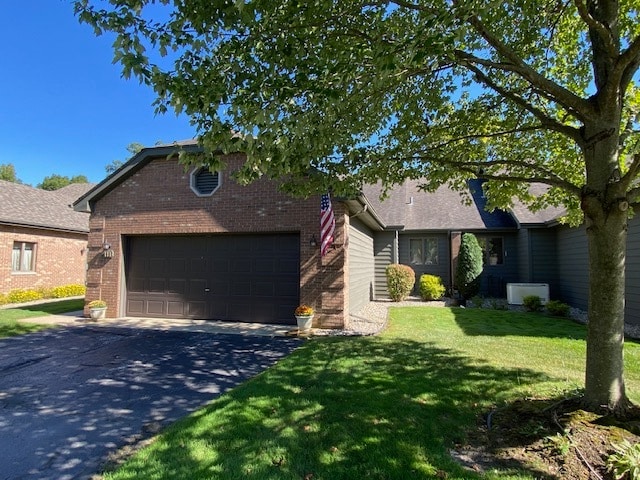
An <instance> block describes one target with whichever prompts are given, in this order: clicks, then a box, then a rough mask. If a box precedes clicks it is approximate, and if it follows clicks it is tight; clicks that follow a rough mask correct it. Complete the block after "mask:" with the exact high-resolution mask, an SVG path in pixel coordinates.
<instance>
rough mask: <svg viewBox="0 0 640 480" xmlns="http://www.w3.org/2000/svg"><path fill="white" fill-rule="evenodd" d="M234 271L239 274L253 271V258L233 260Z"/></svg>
mask: <svg viewBox="0 0 640 480" xmlns="http://www.w3.org/2000/svg"><path fill="white" fill-rule="evenodd" d="M232 271H233V272H234V273H235V274H239V273H245V274H249V273H251V260H249V259H244V258H242V259H234V260H233V262H232Z"/></svg>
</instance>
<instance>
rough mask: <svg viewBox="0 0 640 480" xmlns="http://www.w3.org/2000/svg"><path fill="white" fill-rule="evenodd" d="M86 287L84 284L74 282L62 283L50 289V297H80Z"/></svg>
mask: <svg viewBox="0 0 640 480" xmlns="http://www.w3.org/2000/svg"><path fill="white" fill-rule="evenodd" d="M86 290H87V289H86V288H85V286H84V285H80V284H74V283H72V284H71V285H64V286H62V287H55V288H52V289H51V297H52V298H65V297H80V296H82V295H84V294H85V292H86Z"/></svg>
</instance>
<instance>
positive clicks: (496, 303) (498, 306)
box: [491, 298, 509, 310]
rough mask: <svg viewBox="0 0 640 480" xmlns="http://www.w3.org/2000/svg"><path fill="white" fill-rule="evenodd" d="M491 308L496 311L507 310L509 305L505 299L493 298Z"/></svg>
mask: <svg viewBox="0 0 640 480" xmlns="http://www.w3.org/2000/svg"><path fill="white" fill-rule="evenodd" d="M491 308H493V309H494V310H507V309H508V308H509V304H508V303H507V301H506V300H505V299H504V298H492V299H491Z"/></svg>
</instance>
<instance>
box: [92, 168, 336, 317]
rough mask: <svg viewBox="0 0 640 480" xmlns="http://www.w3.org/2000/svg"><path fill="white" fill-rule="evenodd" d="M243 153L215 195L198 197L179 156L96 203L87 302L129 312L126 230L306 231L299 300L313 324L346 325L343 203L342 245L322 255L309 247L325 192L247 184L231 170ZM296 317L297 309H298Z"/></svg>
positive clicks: (132, 178) (110, 312)
mask: <svg viewBox="0 0 640 480" xmlns="http://www.w3.org/2000/svg"><path fill="white" fill-rule="evenodd" d="M243 160H244V156H243V155H229V156H227V157H226V158H225V162H226V164H227V169H226V171H224V172H221V186H220V188H219V189H218V190H217V191H216V192H215V193H214V194H213V195H212V196H209V197H198V196H196V195H195V194H194V193H193V191H192V190H191V189H190V187H189V174H190V171H191V170H192V169H189V170H188V171H185V169H184V167H183V166H182V165H179V164H178V162H177V161H176V160H174V159H169V160H167V159H166V158H165V157H162V158H158V159H154V160H153V161H151V162H150V163H148V164H147V165H145V166H144V167H143V168H142V169H140V170H139V171H137V172H136V173H134V174H133V175H131V176H130V177H129V178H127V179H126V180H124V181H123V182H122V183H121V184H119V185H117V186H116V187H115V188H114V189H113V190H112V191H110V192H109V193H108V194H107V195H105V196H104V197H102V198H101V199H100V200H98V201H97V202H96V204H95V205H94V207H93V213H92V215H91V219H90V229H91V233H90V234H89V259H88V262H89V267H88V277H87V301H90V300H94V299H97V298H102V299H103V300H105V301H107V303H108V305H109V309H108V310H107V314H108V316H110V317H115V316H119V315H122V314H123V313H124V305H123V304H122V301H123V292H124V289H125V287H124V286H123V284H122V282H123V280H124V279H123V260H122V252H121V246H122V238H123V236H126V235H147V234H158V235H161V234H189V233H193V234H198V233H223V232H231V233H260V232H264V233H267V232H283V233H285V232H288V233H293V232H298V233H299V234H300V301H301V303H307V304H309V305H312V306H313V307H314V308H315V309H316V311H317V314H316V316H315V318H314V324H315V325H316V326H322V327H335V328H340V327H342V326H344V324H345V317H346V315H347V313H346V312H347V309H346V308H345V305H346V303H345V294H346V279H345V265H344V262H345V254H344V251H343V248H342V246H343V245H342V243H343V234H342V231H343V230H342V228H343V225H344V215H345V213H346V212H345V211H344V206H343V205H342V204H341V203H338V202H334V210H335V215H336V220H337V228H336V232H337V233H336V247H337V248H336V249H332V250H331V251H330V252H329V254H328V255H326V256H325V257H323V258H321V257H320V250H319V248H317V247H311V246H310V245H309V240H310V239H311V236H312V235H315V237H316V239H318V240H319V238H320V231H319V230H320V227H319V222H320V198H319V196H314V197H311V198H309V199H297V198H292V197H289V196H287V195H285V194H283V193H280V192H278V191H277V183H276V182H273V181H270V180H266V179H261V180H258V181H255V182H253V183H252V184H250V185H248V186H241V185H238V184H237V183H235V182H234V181H233V180H232V179H231V178H230V176H229V174H230V173H231V172H232V171H233V170H234V169H237V168H238V167H239V166H240V165H241V163H242V161H243ZM105 242H108V243H109V244H111V245H112V248H113V250H114V256H113V257H111V258H104V257H103V256H102V252H101V248H102V245H103V244H104V243H105ZM292 315H293V312H292Z"/></svg>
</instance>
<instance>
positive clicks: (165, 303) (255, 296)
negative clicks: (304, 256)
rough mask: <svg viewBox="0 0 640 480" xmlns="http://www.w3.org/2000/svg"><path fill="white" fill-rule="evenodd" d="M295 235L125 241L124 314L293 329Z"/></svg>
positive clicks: (297, 258) (296, 297) (297, 276)
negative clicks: (266, 324)
mask: <svg viewBox="0 0 640 480" xmlns="http://www.w3.org/2000/svg"><path fill="white" fill-rule="evenodd" d="M299 245H300V241H299V236H298V235H297V234H284V235H283V234H278V235H209V236H203V235H197V236H170V237H128V238H127V239H126V242H125V275H126V285H127V299H126V314H127V315H128V316H138V317H140V316H150V317H167V318H197V319H212V320H229V321H242V322H260V323H283V324H289V323H295V319H294V317H293V310H294V309H295V307H296V305H297V304H298V300H299V291H300V290H299V289H300V253H299V252H300V247H299Z"/></svg>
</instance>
